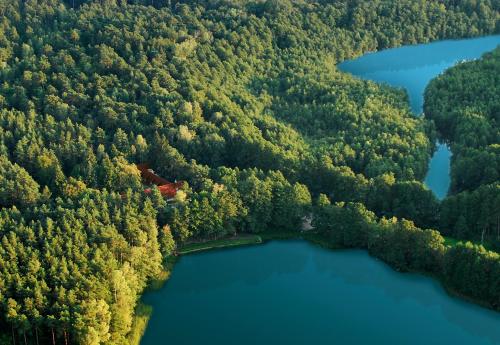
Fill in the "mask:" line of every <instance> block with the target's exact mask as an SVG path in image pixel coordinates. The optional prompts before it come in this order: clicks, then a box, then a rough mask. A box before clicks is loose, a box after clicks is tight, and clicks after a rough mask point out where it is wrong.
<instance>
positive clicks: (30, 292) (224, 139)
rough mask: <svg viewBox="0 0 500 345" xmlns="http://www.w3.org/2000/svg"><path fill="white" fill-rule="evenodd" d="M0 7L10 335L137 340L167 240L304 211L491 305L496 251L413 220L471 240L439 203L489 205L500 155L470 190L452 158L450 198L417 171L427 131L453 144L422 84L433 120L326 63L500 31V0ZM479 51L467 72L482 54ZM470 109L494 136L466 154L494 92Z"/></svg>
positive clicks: (1, 322)
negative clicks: (152, 178) (179, 189)
mask: <svg viewBox="0 0 500 345" xmlns="http://www.w3.org/2000/svg"><path fill="white" fill-rule="evenodd" d="M0 13H1V16H0V171H1V174H0V239H1V244H0V333H1V334H0V344H25V345H26V344H37V345H38V344H54V345H55V344H66V345H67V344H87V345H94V344H130V343H131V340H130V332H131V329H132V326H133V322H134V310H135V308H136V306H137V303H138V300H139V298H140V296H141V294H142V292H143V291H144V289H145V288H146V286H147V285H148V283H150V282H151V281H152V280H154V279H156V278H158V277H159V276H161V275H162V270H163V264H164V263H165V260H166V259H168V258H169V256H171V255H173V254H174V253H175V251H176V247H177V246H182V245H183V244H185V243H189V242H193V241H202V240H207V239H216V238H221V237H224V236H228V235H232V234H235V233H243V232H248V233H262V232H266V231H273V230H274V231H276V230H280V231H298V230H299V229H300V228H301V225H302V223H303V221H304V218H306V217H310V216H311V215H314V223H315V224H316V227H317V229H318V231H319V232H320V233H321V234H322V235H324V236H325V237H326V238H328V239H329V240H330V241H332V242H334V243H339V244H342V245H344V246H350V247H361V248H368V250H369V251H370V252H371V253H373V254H374V255H377V256H380V257H381V258H382V259H383V260H385V261H387V262H389V263H390V264H392V265H393V266H395V267H397V268H399V269H401V270H413V269H414V270H422V271H428V272H432V273H435V274H436V275H438V276H440V277H443V279H444V281H445V282H447V284H448V285H449V286H450V287H451V288H453V289H455V290H457V291H459V292H460V293H461V294H463V295H466V296H470V297H471V298H474V299H478V300H480V301H483V302H485V303H487V304H488V305H489V306H490V307H493V308H498V307H500V297H499V295H498V292H499V291H500V286H499V284H500V281H499V280H498V277H500V274H497V273H495V272H500V270H499V267H500V258H499V256H498V254H496V253H494V252H489V251H486V250H485V249H484V248H483V247H482V246H480V245H475V244H470V243H467V244H460V245H457V246H456V247H453V248H449V247H447V246H445V245H444V242H443V241H444V239H443V238H442V237H441V235H440V234H439V232H437V231H434V230H421V228H424V229H430V228H434V229H438V230H440V231H441V232H442V233H443V234H452V235H456V236H457V237H459V238H463V239H471V240H477V239H478V238H479V237H480V236H479V237H478V232H477V231H476V228H470V229H469V230H467V231H463V232H460V233H455V229H460V226H462V225H461V224H463V223H464V222H467V221H469V219H462V218H463V216H462V217H459V219H458V220H456V221H455V220H454V218H453V215H452V214H451V210H453V211H454V212H455V211H456V210H457V206H456V203H460V204H461V205H462V204H463V205H464V206H463V207H468V208H470V209H474V210H475V211H474V212H476V213H477V212H481V210H482V208H480V207H481V205H479V204H477V203H474V201H473V200H476V199H477V198H479V199H481V200H484V196H483V193H484V194H487V193H490V194H491V195H493V196H496V197H497V199H496V200H497V201H496V202H498V184H497V185H494V184H493V185H492V183H494V182H492V181H495V179H496V181H498V168H497V169H496V174H497V175H494V172H493V173H491V174H490V173H488V174H485V175H484V176H486V177H485V179H486V180H485V181H481V184H482V186H475V185H473V186H468V185H466V184H464V182H461V181H462V180H463V179H464V177H460V176H465V175H463V174H468V173H469V172H463V170H464V169H461V168H459V166H460V164H459V160H458V158H457V159H455V160H454V162H453V176H454V177H453V180H454V182H453V191H454V192H457V193H458V194H456V195H454V196H452V197H450V198H449V199H447V200H446V201H445V202H444V203H443V204H442V205H440V203H439V201H438V200H437V199H436V198H435V197H434V195H433V194H432V192H431V191H430V190H428V189H427V188H426V187H425V186H424V185H423V183H422V179H423V178H424V175H425V172H426V171H427V164H428V161H429V158H430V156H431V154H432V153H433V150H434V141H435V139H436V137H438V136H439V137H443V138H446V139H447V140H448V141H449V142H450V144H451V145H452V147H453V150H454V152H455V150H460V148H459V147H460V145H461V144H460V142H459V141H457V142H456V144H455V143H454V142H453V139H452V138H453V137H454V136H453V133H448V132H444V131H443V130H442V127H443V126H442V125H441V124H440V120H439V119H438V117H437V116H433V115H432V112H433V110H431V108H436V109H437V107H438V105H437V103H438V102H437V101H436V102H432V101H431V100H430V99H431V98H432V96H431V95H432V94H433V93H434V91H432V90H433V86H431V87H430V89H429V91H428V95H427V96H428V97H427V98H428V101H427V106H426V107H427V108H426V115H427V114H428V116H427V117H428V118H430V119H433V120H434V122H432V121H428V119H427V117H426V118H416V117H414V116H413V115H412V113H411V110H410V108H409V104H408V96H407V94H406V93H405V92H404V91H403V90H399V89H393V88H390V87H388V86H384V85H378V84H376V83H373V82H370V81H363V80H359V79H356V78H354V77H352V76H350V75H347V74H344V73H341V72H340V71H338V70H337V68H336V64H337V63H339V62H341V61H343V60H345V59H348V58H353V57H356V56H359V55H361V54H362V53H364V52H368V51H375V50H380V49H384V48H388V47H396V46H400V45H403V44H412V43H418V42H430V41H433V40H438V39H444V38H459V37H460V38H461V37H474V36H479V35H486V34H491V33H498V32H500V20H499V19H500V7H499V4H498V2H496V1H493V0H491V1H490V0H484V1H474V0H440V1H437V0H436V1H414V0H397V1H385V0H375V1H371V0H370V1H369V0H355V1H348V0H336V1H334V0H311V1H302V0H295V1H293V0H267V1H263V0H254V1H252V0H249V1H244V0H238V1H237V0H231V1H229V0H227V1H225V0H212V1H211V0H204V1H203V0H199V1H188V0H186V1H175V0H174V1H171V0H148V1H144V2H143V1H133V0H131V1H128V2H127V1H125V0H120V1H115V0H100V1H79V0H68V1H65V2H63V1H60V0H41V1H34V0H25V1H15V0H0ZM491 56H494V55H491ZM491 59H493V60H494V58H491ZM496 62H497V64H496V65H497V66H498V58H497V61H496ZM481 63H482V62H476V63H474V64H472V65H470V66H473V67H470V68H473V69H475V70H477V71H478V73H480V71H481V70H482V68H485V69H487V68H492V67H488V66H489V64H494V62H493V63H492V62H488V58H486V63H485V64H486V65H487V66H484V67H481ZM464 66H465V64H464ZM467 66H469V65H467ZM458 68H462V66H459V67H458ZM464 68H465V67H464ZM450 73H456V74H457V75H460V73H461V72H460V71H459V70H458V69H457V72H450ZM486 74H488V72H486ZM488 76H489V77H491V78H493V76H494V75H493V74H492V73H489V74H488ZM445 77H447V75H446V74H445V76H443V77H442V78H445ZM457 78H459V76H458V77H457ZM440 80H441V79H438V81H436V85H437V83H439V81H440ZM477 82H478V83H479V80H478V81H477ZM488 82H491V81H488V80H487V78H485V80H484V83H488ZM493 83H494V81H493ZM433 85H434V84H433ZM468 85H470V84H468ZM479 86H480V85H478V87H479ZM494 86H496V87H498V81H497V82H496V84H495V85H494ZM471 87H472V85H471ZM437 89H439V90H441V89H443V92H446V91H445V88H444V87H443V88H440V87H438V88H436V92H437V91H438V90H437ZM464 92H465V90H464ZM492 92H495V91H493V90H492ZM497 92H498V91H497ZM484 96H485V100H487V99H488V97H487V95H486V94H485V95H484ZM450 97H452V96H450ZM438 98H439V99H440V100H441V101H443V104H444V105H442V106H443V107H445V108H449V107H448V106H447V105H446V102H447V100H446V99H443V98H442V97H441V96H440V97H438ZM474 99H475V98H474ZM449 101H450V102H455V101H454V100H452V99H450V100H449ZM435 103H436V104H435ZM465 106H466V105H465ZM488 107H490V108H488ZM495 107H496V108H495ZM495 109H496V110H495ZM454 111H455V110H454ZM460 111H461V110H460ZM463 111H464V115H463V117H464V118H467V117H469V118H470V119H471V120H470V121H469V122H471V123H470V124H469V122H467V123H464V124H463V125H458V124H457V128H459V130H460V131H467V130H468V129H467V128H469V127H470V126H476V124H474V123H473V122H474V119H476V118H477V119H479V118H480V117H481V116H483V117H485V119H482V120H481V119H480V120H478V121H479V122H478V124H477V126H481V128H482V130H484V131H488V133H489V132H490V131H491V133H490V137H491V142H490V141H488V142H484V143H477V146H474V145H470V144H469V143H466V145H467V147H468V149H467V150H466V149H465V148H464V149H463V150H464V154H463V156H464V159H467V160H469V159H475V160H482V159H488V158H480V156H481V155H487V154H489V153H490V154H492V155H496V156H495V157H497V158H498V152H497V151H495V149H497V150H498V147H497V148H495V146H494V145H495V144H494V140H495V136H496V138H497V139H498V126H497V125H496V123H495V122H494V121H498V119H494V118H492V117H491V116H490V115H487V114H498V104H496V105H495V104H491V105H488V104H485V105H478V109H476V110H473V109H465V110H463ZM435 112H436V113H437V112H439V113H440V114H445V113H444V112H441V111H440V110H439V111H437V110H436V111H435ZM475 112H481V113H479V114H477V115H476V113H475ZM467 114H469V115H470V116H468V115H467ZM480 114H486V115H480ZM443 121H447V120H446V118H445V119H443ZM434 123H435V124H434ZM460 126H461V127H460ZM495 126H496V127H495ZM460 128H463V129H460ZM474 131H475V130H474ZM495 131H496V132H495ZM446 136H449V138H448V137H446ZM458 136H460V135H458ZM472 139H477V136H472ZM497 142H498V141H497ZM455 145H456V147H457V148H455ZM463 145H465V143H464V144H463ZM490 146H491V147H490ZM474 150H475V151H474ZM476 151H477V152H476ZM479 151H481V153H479ZM457 152H458V151H457ZM488 161H491V159H488ZM464 162H465V161H464ZM139 163H148V164H149V165H150V166H151V167H152V168H153V169H154V170H155V172H156V173H157V174H159V175H160V176H162V177H163V178H166V179H168V180H169V181H176V180H178V181H186V184H185V187H184V188H183V195H184V196H183V197H179V198H176V199H175V200H170V201H168V200H165V199H164V198H163V197H162V196H161V194H160V192H159V190H158V189H157V188H155V187H154V186H152V187H151V193H149V194H147V193H144V189H145V187H149V186H145V185H144V181H142V179H141V173H140V171H139V170H138V169H137V166H136V164H139ZM462 165H464V166H465V167H466V166H467V165H468V163H462ZM484 169H487V167H485V168H484ZM495 176H496V177H495ZM467 180H469V179H468V178H467ZM467 183H468V182H467ZM483 185H484V186H483ZM495 188H496V189H495ZM463 193H468V194H463ZM474 193H476V194H474ZM454 203H455V204H454ZM446 205H449V206H446ZM447 209H448V210H450V212H449V214H450V215H449V216H446V217H440V214H444V213H446V212H447V211H446V210H447ZM497 211H498V208H497ZM476 213H475V214H476ZM339 216H340V218H339ZM467 217H468V216H467ZM470 217H483V216H482V214H481V213H479V216H472V215H471V216H470ZM488 219H490V218H488ZM342 222H344V223H342ZM347 222H348V223H347ZM470 222H471V224H472V223H473V222H475V220H474V219H473V218H471V219H470ZM497 222H498V221H497ZM345 224H350V225H349V226H346V225H345ZM450 224H454V225H453V226H452V227H450ZM456 224H458V225H456ZM489 224H490V223H489ZM334 227H335V228H334ZM338 229H344V230H345V231H344V230H342V232H338ZM442 229H445V230H444V231H443V230H442ZM488 229H489V230H488V231H487V234H486V237H488V238H490V237H491V236H492V234H493V231H492V229H491V226H489V227H488ZM446 231H448V232H446ZM464 265H466V266H464ZM484 267H488V268H487V272H489V273H488V274H487V275H483V274H482V272H483V271H484V270H485V268H484ZM464 270H466V271H464ZM463 272H468V274H472V275H477V277H476V276H470V279H467V280H464V278H463V277H464V275H463Z"/></svg>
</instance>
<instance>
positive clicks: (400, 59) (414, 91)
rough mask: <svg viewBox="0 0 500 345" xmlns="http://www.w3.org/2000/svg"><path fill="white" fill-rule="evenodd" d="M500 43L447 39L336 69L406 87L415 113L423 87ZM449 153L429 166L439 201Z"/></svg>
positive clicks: (440, 152)
mask: <svg viewBox="0 0 500 345" xmlns="http://www.w3.org/2000/svg"><path fill="white" fill-rule="evenodd" d="M499 44H500V35H496V36H488V37H480V38H475V39H467V40H448V41H439V42H434V43H429V44H419V45H413V46H404V47H401V48H394V49H388V50H383V51H380V52H376V53H368V54H365V55H363V56H361V57H360V58H358V59H354V60H349V61H345V62H343V63H341V64H339V66H338V67H339V69H340V70H342V71H344V72H349V73H352V74H353V75H356V76H358V77H360V78H363V79H370V80H373V81H377V82H381V83H387V84H389V85H392V86H396V87H402V88H405V89H406V90H407V92H408V95H409V97H410V106H411V109H412V110H413V112H414V113H415V114H421V113H422V109H423V102H424V99H423V94H424V90H425V87H426V86H427V84H428V83H429V81H431V79H433V78H435V77H436V76H437V75H439V74H440V73H442V72H443V71H444V70H446V69H447V68H449V67H451V66H454V65H455V64H456V63H457V62H460V61H467V60H473V59H477V58H479V57H481V55H483V54H484V53H485V52H488V51H491V50H493V49H495V48H496V47H497V46H498V45H499ZM450 159H451V152H450V150H449V148H448V147H447V146H446V145H444V144H438V147H437V151H436V153H435V154H434V156H433V157H432V159H431V161H430V163H429V171H428V173H427V176H426V178H425V184H426V185H427V186H428V187H429V188H430V189H431V190H432V191H433V192H434V194H435V195H436V196H437V197H438V198H439V199H442V198H444V197H445V196H446V194H447V193H448V189H449V186H450Z"/></svg>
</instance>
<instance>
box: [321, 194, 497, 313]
mask: <svg viewBox="0 0 500 345" xmlns="http://www.w3.org/2000/svg"><path fill="white" fill-rule="evenodd" d="M314 219H315V226H316V229H317V230H318V235H319V236H320V239H319V241H318V240H315V239H314V238H313V241H316V242H319V243H322V244H325V242H326V245H329V246H333V247H338V246H341V247H354V248H365V249H368V251H369V252H370V254H371V255H373V256H375V257H377V258H380V259H382V260H384V261H385V262H387V263H388V264H390V265H391V266H392V267H394V268H395V269H397V270H402V271H418V272H424V273H430V274H432V275H435V276H437V277H439V278H441V280H442V281H443V282H444V283H445V285H446V286H447V287H448V288H450V289H451V291H452V292H454V293H457V294H459V295H462V296H466V297H468V298H471V299H474V300H477V301H480V302H482V303H483V304H485V305H488V306H490V307H492V308H494V309H499V308H500V303H499V302H500V289H499V287H500V285H499V284H500V278H499V277H500V276H499V273H500V271H499V270H500V255H499V254H497V253H495V252H491V251H487V250H486V249H484V247H483V246H479V245H473V244H471V243H470V242H468V243H466V244H463V243H461V242H459V243H456V241H455V242H453V243H452V244H451V245H450V243H451V242H450V241H446V240H445V238H444V237H442V236H441V235H440V234H439V232H437V231H435V230H422V229H420V228H418V227H416V226H415V225H414V224H413V222H411V221H408V220H404V219H403V220H398V219H396V218H391V219H386V218H382V219H378V218H377V217H375V215H374V214H373V213H372V212H370V211H367V210H366V209H365V208H364V207H363V206H362V205H361V204H355V203H338V204H333V205H332V204H329V203H328V202H326V200H325V199H324V197H322V198H320V202H318V204H317V206H316V207H315V212H314ZM446 242H448V245H445V243H446Z"/></svg>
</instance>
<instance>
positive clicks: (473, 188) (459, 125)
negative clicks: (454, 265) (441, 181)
mask: <svg viewBox="0 0 500 345" xmlns="http://www.w3.org/2000/svg"><path fill="white" fill-rule="evenodd" d="M499 75H500V47H499V48H497V49H496V50H495V51H493V52H491V53H487V54H485V55H484V56H483V57H482V58H481V59H479V60H476V61H471V62H466V63H461V64H459V65H457V66H455V67H453V68H450V69H449V70H447V71H446V72H445V73H444V74H443V75H441V76H439V77H438V78H436V79H434V80H433V81H432V82H431V83H430V84H429V86H428V88H427V90H426V94H425V114H426V116H427V117H428V118H429V119H431V120H433V121H434V123H435V124H436V128H437V131H438V135H439V136H440V138H441V139H442V140H444V141H445V142H446V143H448V144H449V145H450V147H451V150H452V152H453V159H452V164H451V195H450V196H449V197H448V198H446V199H445V200H444V202H443V203H442V205H441V210H440V220H439V223H440V224H439V228H440V229H441V232H442V233H443V234H446V235H449V236H453V237H455V238H460V239H472V240H475V241H478V242H480V243H488V244H490V245H491V246H492V247H493V248H496V249H497V250H498V249H500V97H499V95H500V82H499V79H498V76H499Z"/></svg>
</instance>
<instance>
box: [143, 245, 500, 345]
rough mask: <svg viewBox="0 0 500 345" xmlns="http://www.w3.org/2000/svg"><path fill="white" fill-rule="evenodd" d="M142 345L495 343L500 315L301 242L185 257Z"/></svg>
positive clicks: (429, 282) (161, 295) (160, 294)
mask: <svg viewBox="0 0 500 345" xmlns="http://www.w3.org/2000/svg"><path fill="white" fill-rule="evenodd" d="M143 301H144V302H145V303H147V304H150V305H152V306H153V307H154V309H153V315H152V317H151V320H150V321H149V324H148V328H147V330H146V334H145V335H144V338H143V340H142V342H141V344H142V345H153V344H154V345H161V344H176V345H195V344H196V345H199V344H205V345H211V344H217V345H225V344H228V345H229V344H231V345H234V344H239V345H246V344H248V345H250V344H288V345H291V344H408V345H411V344H426V345H433V344H440V345H441V344H474V345H483V344H500V331H499V325H500V313H496V312H493V311H490V310H487V309H484V308H481V307H479V306H476V305H474V304H470V303H467V302H465V301H462V300H460V299H457V298H452V297H449V296H448V295H447V294H446V292H445V291H444V289H443V288H442V287H441V286H440V284H439V283H438V282H436V281H435V280H433V279H431V278H427V277H424V276H421V275H417V274H402V273H398V272H396V271H394V270H392V269H391V268H390V267H389V266H387V265H385V264H384V263H382V262H380V261H378V260H376V259H374V258H371V257H370V256H369V255H368V254H367V253H366V252H365V251H359V250H336V251H331V250H326V249H323V248H321V247H318V246H315V245H312V244H310V243H308V242H306V241H273V242H269V243H266V244H264V245H257V246H250V247H240V248H234V249H226V250H218V251H209V252H204V253H198V254H192V255H187V256H182V257H181V258H180V260H179V262H178V264H177V265H176V266H175V268H174V271H173V274H172V277H171V279H170V280H169V281H168V283H167V284H166V285H165V287H164V288H162V289H161V290H158V291H154V292H149V293H147V294H145V295H144V298H143Z"/></svg>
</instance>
